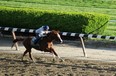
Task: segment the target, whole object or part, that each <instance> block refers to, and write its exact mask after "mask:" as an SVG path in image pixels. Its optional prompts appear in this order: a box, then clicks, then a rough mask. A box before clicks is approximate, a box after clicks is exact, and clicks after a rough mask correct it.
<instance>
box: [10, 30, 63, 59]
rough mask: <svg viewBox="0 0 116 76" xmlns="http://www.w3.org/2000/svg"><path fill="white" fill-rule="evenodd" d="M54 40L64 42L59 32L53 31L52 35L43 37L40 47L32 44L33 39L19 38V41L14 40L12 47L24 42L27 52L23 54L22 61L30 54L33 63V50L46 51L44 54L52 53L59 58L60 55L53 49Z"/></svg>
mask: <svg viewBox="0 0 116 76" xmlns="http://www.w3.org/2000/svg"><path fill="white" fill-rule="evenodd" d="M54 40H59V41H60V42H61V43H62V42H63V40H62V39H61V37H60V34H59V31H55V30H53V31H51V32H50V33H48V34H47V36H45V37H43V38H42V39H41V40H40V41H39V42H38V44H39V46H37V45H36V46H35V45H34V44H32V38H30V37H28V38H26V39H23V38H19V39H15V40H13V45H12V47H13V46H14V44H15V43H16V42H18V41H23V45H24V47H25V48H26V50H25V52H24V53H23V56H22V60H23V57H24V56H25V55H26V54H27V53H29V57H30V59H31V60H32V61H34V60H33V58H32V56H31V49H32V48H34V49H36V50H40V51H44V52H50V53H52V54H53V55H55V56H56V57H58V58H59V56H58V54H57V53H56V52H55V50H54V48H53V47H52V46H53V41H54Z"/></svg>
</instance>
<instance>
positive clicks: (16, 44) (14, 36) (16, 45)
mask: <svg viewBox="0 0 116 76" xmlns="http://www.w3.org/2000/svg"><path fill="white" fill-rule="evenodd" d="M12 36H13V40H14V39H16V35H15V32H14V31H12ZM15 47H16V50H19V49H18V43H15Z"/></svg>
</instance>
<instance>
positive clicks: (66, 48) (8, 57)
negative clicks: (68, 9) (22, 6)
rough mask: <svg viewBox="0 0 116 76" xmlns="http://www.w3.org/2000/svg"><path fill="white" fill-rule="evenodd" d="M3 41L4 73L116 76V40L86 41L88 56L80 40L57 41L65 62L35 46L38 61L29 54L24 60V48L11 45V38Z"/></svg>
mask: <svg viewBox="0 0 116 76" xmlns="http://www.w3.org/2000/svg"><path fill="white" fill-rule="evenodd" d="M0 42H1V43H2V44H0V76H116V72H115V71H116V63H115V62H116V43H114V42H110V43H109V42H96V41H94V42H93V41H92V42H90V41H89V42H88V41H86V42H85V46H86V53H87V57H83V52H82V48H81V45H80V42H78V41H76V42H75V41H65V42H64V44H63V45H61V44H55V45H54V48H55V50H56V52H57V53H58V54H59V56H60V57H62V58H63V59H64V60H65V61H64V62H61V61H59V60H57V61H56V62H53V61H52V57H51V55H50V54H49V53H43V52H39V51H36V50H34V49H33V52H32V54H33V56H34V58H35V59H36V63H32V62H31V61H30V60H29V58H28V55H27V56H26V57H25V58H24V60H25V61H24V62H22V61H21V56H22V53H23V52H24V50H25V49H24V47H22V46H21V44H20V47H19V49H20V50H19V51H15V50H14V49H15V48H13V49H11V48H10V46H11V39H10V38H1V39H0Z"/></svg>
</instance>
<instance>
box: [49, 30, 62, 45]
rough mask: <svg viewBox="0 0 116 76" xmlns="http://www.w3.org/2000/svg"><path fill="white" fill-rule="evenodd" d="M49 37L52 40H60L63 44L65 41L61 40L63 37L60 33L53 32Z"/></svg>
mask: <svg viewBox="0 0 116 76" xmlns="http://www.w3.org/2000/svg"><path fill="white" fill-rule="evenodd" d="M48 37H49V38H51V39H52V40H59V41H60V42H61V43H63V40H62V39H61V36H60V34H59V31H56V30H52V31H51V32H50V33H49V34H48Z"/></svg>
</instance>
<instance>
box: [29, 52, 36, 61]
mask: <svg viewBox="0 0 116 76" xmlns="http://www.w3.org/2000/svg"><path fill="white" fill-rule="evenodd" d="M29 57H30V59H31V60H32V61H33V62H35V60H34V59H33V57H32V55H31V50H30V51H29Z"/></svg>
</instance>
